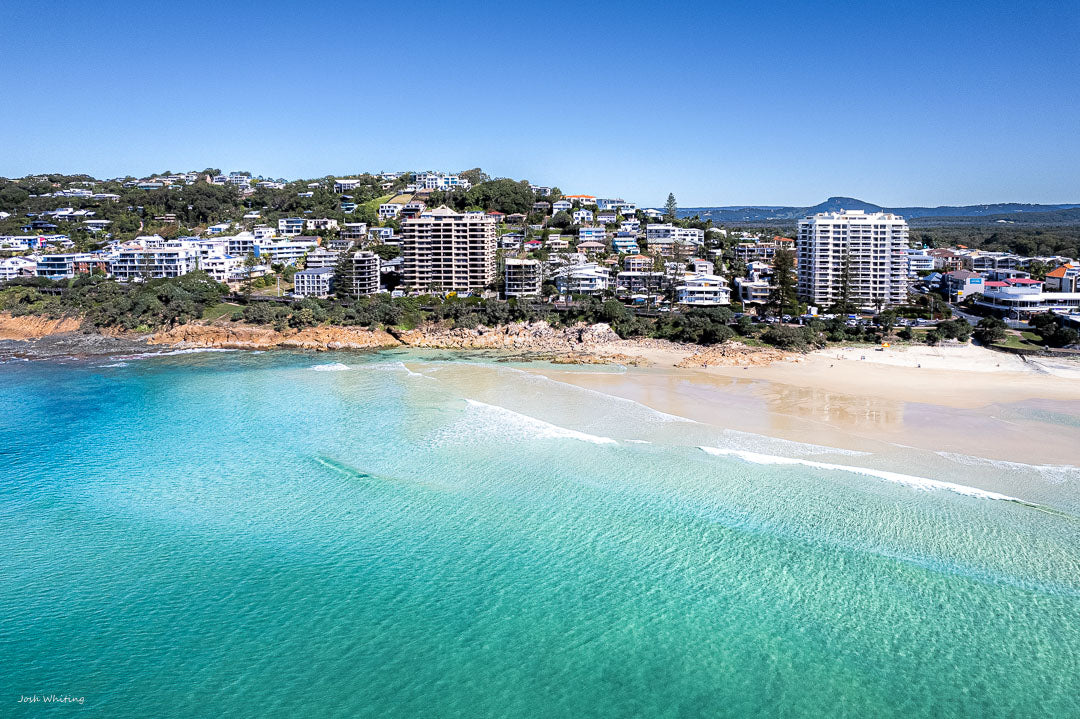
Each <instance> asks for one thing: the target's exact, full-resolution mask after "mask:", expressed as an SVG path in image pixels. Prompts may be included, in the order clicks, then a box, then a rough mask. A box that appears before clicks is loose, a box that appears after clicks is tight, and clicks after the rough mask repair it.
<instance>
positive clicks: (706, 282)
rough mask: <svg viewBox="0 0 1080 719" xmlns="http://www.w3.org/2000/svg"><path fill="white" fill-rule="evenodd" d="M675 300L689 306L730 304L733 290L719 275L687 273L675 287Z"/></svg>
mask: <svg viewBox="0 0 1080 719" xmlns="http://www.w3.org/2000/svg"><path fill="white" fill-rule="evenodd" d="M675 301H676V302H677V303H678V304H680V305H686V306H688V307H715V306H717V305H729V304H731V290H730V289H729V288H728V286H727V283H726V282H724V278H723V277H720V276H718V275H706V274H700V275H687V276H686V277H684V278H683V281H682V284H680V285H678V286H677V287H676V288H675Z"/></svg>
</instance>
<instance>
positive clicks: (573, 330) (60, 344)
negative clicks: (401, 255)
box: [0, 314, 795, 368]
mask: <svg viewBox="0 0 1080 719" xmlns="http://www.w3.org/2000/svg"><path fill="white" fill-rule="evenodd" d="M155 347H160V348H162V349H164V348H169V349H235V350H268V349H278V348H280V349H292V350H311V351H323V350H378V349H389V348H395V347H396V348H423V349H444V350H479V351H493V352H499V353H513V354H514V355H516V356H519V357H521V358H522V359H526V358H528V359H536V360H545V361H549V362H552V363H556V364H622V365H657V364H659V365H665V366H674V367H685V368H699V367H708V366H716V365H727V366H734V365H748V364H754V365H760V364H769V363H771V362H776V361H781V360H788V359H791V358H792V357H793V356H795V355H793V353H790V352H782V351H780V350H775V349H762V348H753V347H747V346H745V345H742V344H739V343H728V344H726V345H721V346H716V347H701V346H697V345H683V344H679V343H675V342H669V341H667V340H656V339H646V338H640V339H628V340H624V339H620V338H619V336H618V335H617V334H615V332H614V331H613V330H612V329H611V328H610V327H609V326H608V325H606V324H595V325H587V324H584V323H579V324H576V325H573V326H570V327H552V326H551V325H549V324H548V323H546V322H534V323H515V324H510V325H502V326H498V327H484V326H480V327H476V328H474V329H464V328H460V327H457V328H455V327H450V326H448V325H440V324H431V325H427V326H425V327H421V328H417V329H411V330H398V329H392V328H391V329H385V330H383V329H366V328H361V327H326V326H320V327H309V328H305V329H302V330H295V329H287V330H284V331H280V332H279V331H277V330H274V329H273V328H270V327H265V326H252V325H243V324H239V323H233V322H221V321H219V322H215V323H205V322H193V323H189V324H186V325H180V326H177V327H172V328H170V329H167V330H161V331H158V332H154V333H152V334H143V335H137V334H132V333H122V332H115V331H109V330H105V331H100V330H98V329H96V328H95V329H87V328H84V327H82V325H81V322H80V321H79V319H78V318H72V317H68V318H61V319H49V318H44V317H34V316H27V317H12V316H10V315H6V314H3V315H0V354H2V355H4V356H17V357H24V358H49V357H59V356H82V355H87V356H94V355H111V354H124V353H133V352H145V351H147V350H148V349H150V348H155Z"/></svg>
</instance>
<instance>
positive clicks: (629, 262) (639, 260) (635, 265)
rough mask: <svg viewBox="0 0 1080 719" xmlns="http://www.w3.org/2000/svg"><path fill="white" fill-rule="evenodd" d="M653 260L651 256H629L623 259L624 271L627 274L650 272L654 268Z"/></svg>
mask: <svg viewBox="0 0 1080 719" xmlns="http://www.w3.org/2000/svg"><path fill="white" fill-rule="evenodd" d="M653 259H654V258H652V257H650V256H649V255H629V256H627V257H624V258H623V269H624V270H626V271H627V272H649V271H650V270H652V268H653Z"/></svg>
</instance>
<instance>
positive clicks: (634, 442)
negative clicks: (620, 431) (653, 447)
mask: <svg viewBox="0 0 1080 719" xmlns="http://www.w3.org/2000/svg"><path fill="white" fill-rule="evenodd" d="M626 441H627V442H631V443H633V444H652V442H650V441H649V440H647V439H628V440H626Z"/></svg>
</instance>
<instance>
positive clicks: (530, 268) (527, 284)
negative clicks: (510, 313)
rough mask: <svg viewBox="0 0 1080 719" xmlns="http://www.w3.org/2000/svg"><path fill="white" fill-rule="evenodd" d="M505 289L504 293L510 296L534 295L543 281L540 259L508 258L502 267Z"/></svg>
mask: <svg viewBox="0 0 1080 719" xmlns="http://www.w3.org/2000/svg"><path fill="white" fill-rule="evenodd" d="M504 275H505V280H506V289H505V291H504V295H505V296H506V297H507V298H510V297H536V296H537V295H539V294H540V290H541V288H542V286H543V282H544V272H543V267H542V266H541V264H540V260H518V259H512V258H511V259H508V260H506V265H505V267H504Z"/></svg>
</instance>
